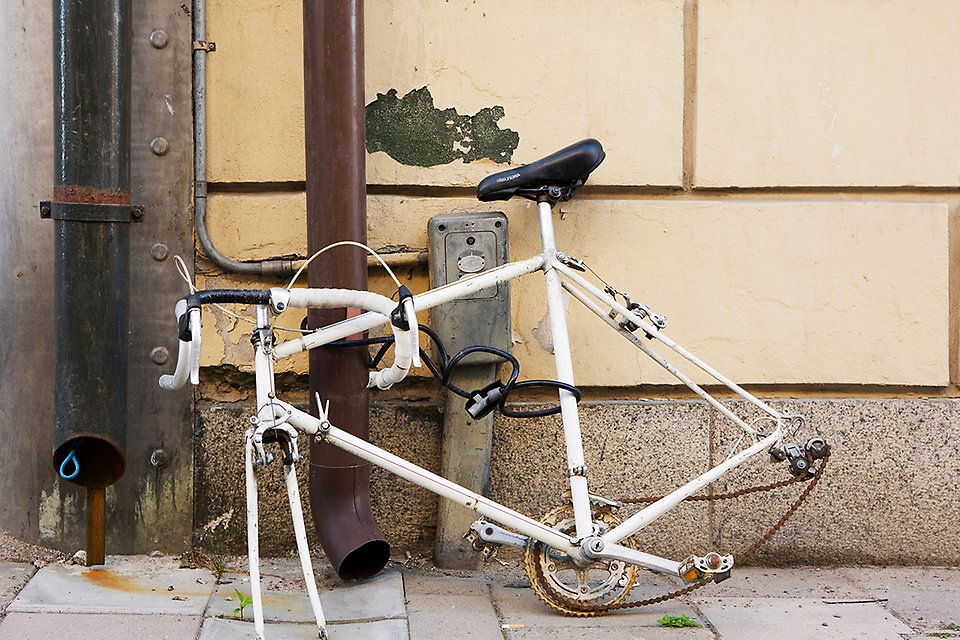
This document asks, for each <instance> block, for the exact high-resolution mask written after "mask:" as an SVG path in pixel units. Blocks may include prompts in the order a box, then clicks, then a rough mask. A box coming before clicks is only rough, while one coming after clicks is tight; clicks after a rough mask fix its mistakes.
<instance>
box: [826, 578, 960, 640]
mask: <svg viewBox="0 0 960 640" xmlns="http://www.w3.org/2000/svg"><path fill="white" fill-rule="evenodd" d="M837 573H839V574H841V575H845V576H847V577H848V578H849V579H850V580H851V582H853V583H854V584H857V585H859V586H861V587H862V588H863V589H864V590H865V591H866V592H867V593H869V594H870V596H871V597H874V598H886V599H887V602H886V603H884V605H883V606H884V607H885V608H886V609H887V610H889V611H891V612H893V613H894V614H895V615H896V616H897V617H899V618H900V619H901V620H903V621H904V622H906V623H907V624H909V625H910V626H911V627H912V628H913V629H914V630H915V631H922V632H927V633H929V632H932V631H941V630H942V627H943V626H944V625H960V569H953V568H927V567H872V568H869V569H846V570H841V571H838V572H837Z"/></svg>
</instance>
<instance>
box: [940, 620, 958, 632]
mask: <svg viewBox="0 0 960 640" xmlns="http://www.w3.org/2000/svg"><path fill="white" fill-rule="evenodd" d="M940 628H941V629H943V630H944V631H960V624H953V623H952V622H948V623H947V624H945V625H943V626H942V627H940Z"/></svg>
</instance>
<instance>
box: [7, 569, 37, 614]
mask: <svg viewBox="0 0 960 640" xmlns="http://www.w3.org/2000/svg"><path fill="white" fill-rule="evenodd" d="M36 572H37V568H36V567H35V566H33V565H32V564H29V563H25V562H0V618H3V612H4V611H5V610H6V608H7V606H8V605H9V604H10V603H11V602H12V601H13V599H14V598H16V597H17V594H18V593H20V590H21V589H23V587H24V585H25V584H27V581H28V580H29V579H30V578H32V577H33V574H35V573H36Z"/></svg>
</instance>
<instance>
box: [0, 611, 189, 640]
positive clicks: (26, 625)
mask: <svg viewBox="0 0 960 640" xmlns="http://www.w3.org/2000/svg"><path fill="white" fill-rule="evenodd" d="M202 620H203V618H201V617H200V616H178V615H170V616H145V615H141V614H122V615H116V614H99V613H98V614H97V615H92V614H89V613H10V614H8V615H7V617H6V618H5V619H4V620H3V624H2V625H0V640H50V639H51V638H60V637H64V638H78V639H79V638H82V639H83V640H117V639H118V638H134V639H137V640H188V639H190V638H196V637H197V632H198V631H199V630H200V623H201V621H202Z"/></svg>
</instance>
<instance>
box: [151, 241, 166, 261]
mask: <svg viewBox="0 0 960 640" xmlns="http://www.w3.org/2000/svg"><path fill="white" fill-rule="evenodd" d="M169 255H170V248H169V247H167V245H165V244H163V243H162V242H156V243H154V245H153V246H152V247H150V257H151V258H153V259H154V260H156V261H157V262H163V261H164V260H166V259H167V256H169Z"/></svg>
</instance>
